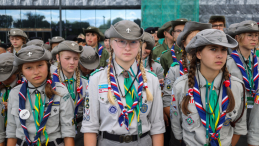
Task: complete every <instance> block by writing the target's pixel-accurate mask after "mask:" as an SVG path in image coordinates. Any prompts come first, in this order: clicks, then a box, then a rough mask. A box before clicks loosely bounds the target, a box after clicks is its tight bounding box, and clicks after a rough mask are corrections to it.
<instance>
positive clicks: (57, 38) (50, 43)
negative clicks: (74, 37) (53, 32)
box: [49, 36, 65, 51]
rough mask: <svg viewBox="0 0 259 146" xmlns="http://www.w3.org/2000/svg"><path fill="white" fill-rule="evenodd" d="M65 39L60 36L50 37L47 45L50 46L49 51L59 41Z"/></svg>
mask: <svg viewBox="0 0 259 146" xmlns="http://www.w3.org/2000/svg"><path fill="white" fill-rule="evenodd" d="M64 40H65V39H64V38H62V37H60V36H55V37H53V38H51V39H49V45H50V47H51V49H50V50H49V51H51V50H52V49H53V48H54V47H56V46H57V45H58V44H59V43H61V42H63V41H64Z"/></svg>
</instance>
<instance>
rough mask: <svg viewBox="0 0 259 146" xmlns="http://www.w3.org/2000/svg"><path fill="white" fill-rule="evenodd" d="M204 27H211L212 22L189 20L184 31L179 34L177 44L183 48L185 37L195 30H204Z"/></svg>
mask: <svg viewBox="0 0 259 146" xmlns="http://www.w3.org/2000/svg"><path fill="white" fill-rule="evenodd" d="M204 29H211V24H209V23H200V22H194V21H189V22H187V23H186V24H185V26H184V29H183V31H182V32H181V33H180V34H179V35H178V37H177V40H176V44H177V45H178V46H179V47H180V48H181V49H184V46H183V43H182V41H183V39H186V37H187V36H188V35H189V34H190V33H191V32H192V31H195V30H200V31H201V30H204Z"/></svg>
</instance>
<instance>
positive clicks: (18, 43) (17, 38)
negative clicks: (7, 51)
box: [8, 28, 28, 53]
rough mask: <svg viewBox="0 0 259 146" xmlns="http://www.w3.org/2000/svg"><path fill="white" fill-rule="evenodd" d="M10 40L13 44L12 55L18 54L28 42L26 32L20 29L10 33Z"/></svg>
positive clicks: (14, 29) (12, 30)
mask: <svg viewBox="0 0 259 146" xmlns="http://www.w3.org/2000/svg"><path fill="white" fill-rule="evenodd" d="M8 37H9V40H10V42H11V44H12V47H13V49H11V53H16V52H18V51H19V50H20V49H21V48H22V45H23V44H26V42H27V39H28V37H27V35H26V33H25V32H24V31H22V30H21V29H18V28H13V29H11V30H10V31H9V32H8Z"/></svg>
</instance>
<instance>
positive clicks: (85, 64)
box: [79, 46, 100, 81]
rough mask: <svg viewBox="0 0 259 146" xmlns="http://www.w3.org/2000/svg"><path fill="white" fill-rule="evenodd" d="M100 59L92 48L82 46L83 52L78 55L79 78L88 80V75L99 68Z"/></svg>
mask: <svg viewBox="0 0 259 146" xmlns="http://www.w3.org/2000/svg"><path fill="white" fill-rule="evenodd" d="M99 64H100V58H99V55H98V53H97V52H95V50H94V48H92V47H90V46H84V47H83V52H82V53H81V54H80V61H79V69H80V71H81V77H82V78H84V79H86V80H87V81H88V80H89V77H90V74H91V73H92V72H93V71H94V70H95V69H96V68H97V67H98V66H99Z"/></svg>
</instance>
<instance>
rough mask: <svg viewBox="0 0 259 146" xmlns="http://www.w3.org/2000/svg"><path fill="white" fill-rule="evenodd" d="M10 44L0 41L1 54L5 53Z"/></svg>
mask: <svg viewBox="0 0 259 146" xmlns="http://www.w3.org/2000/svg"><path fill="white" fill-rule="evenodd" d="M7 48H8V46H7V45H6V44H4V43H0V54H2V53H5V52H6V50H7Z"/></svg>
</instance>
